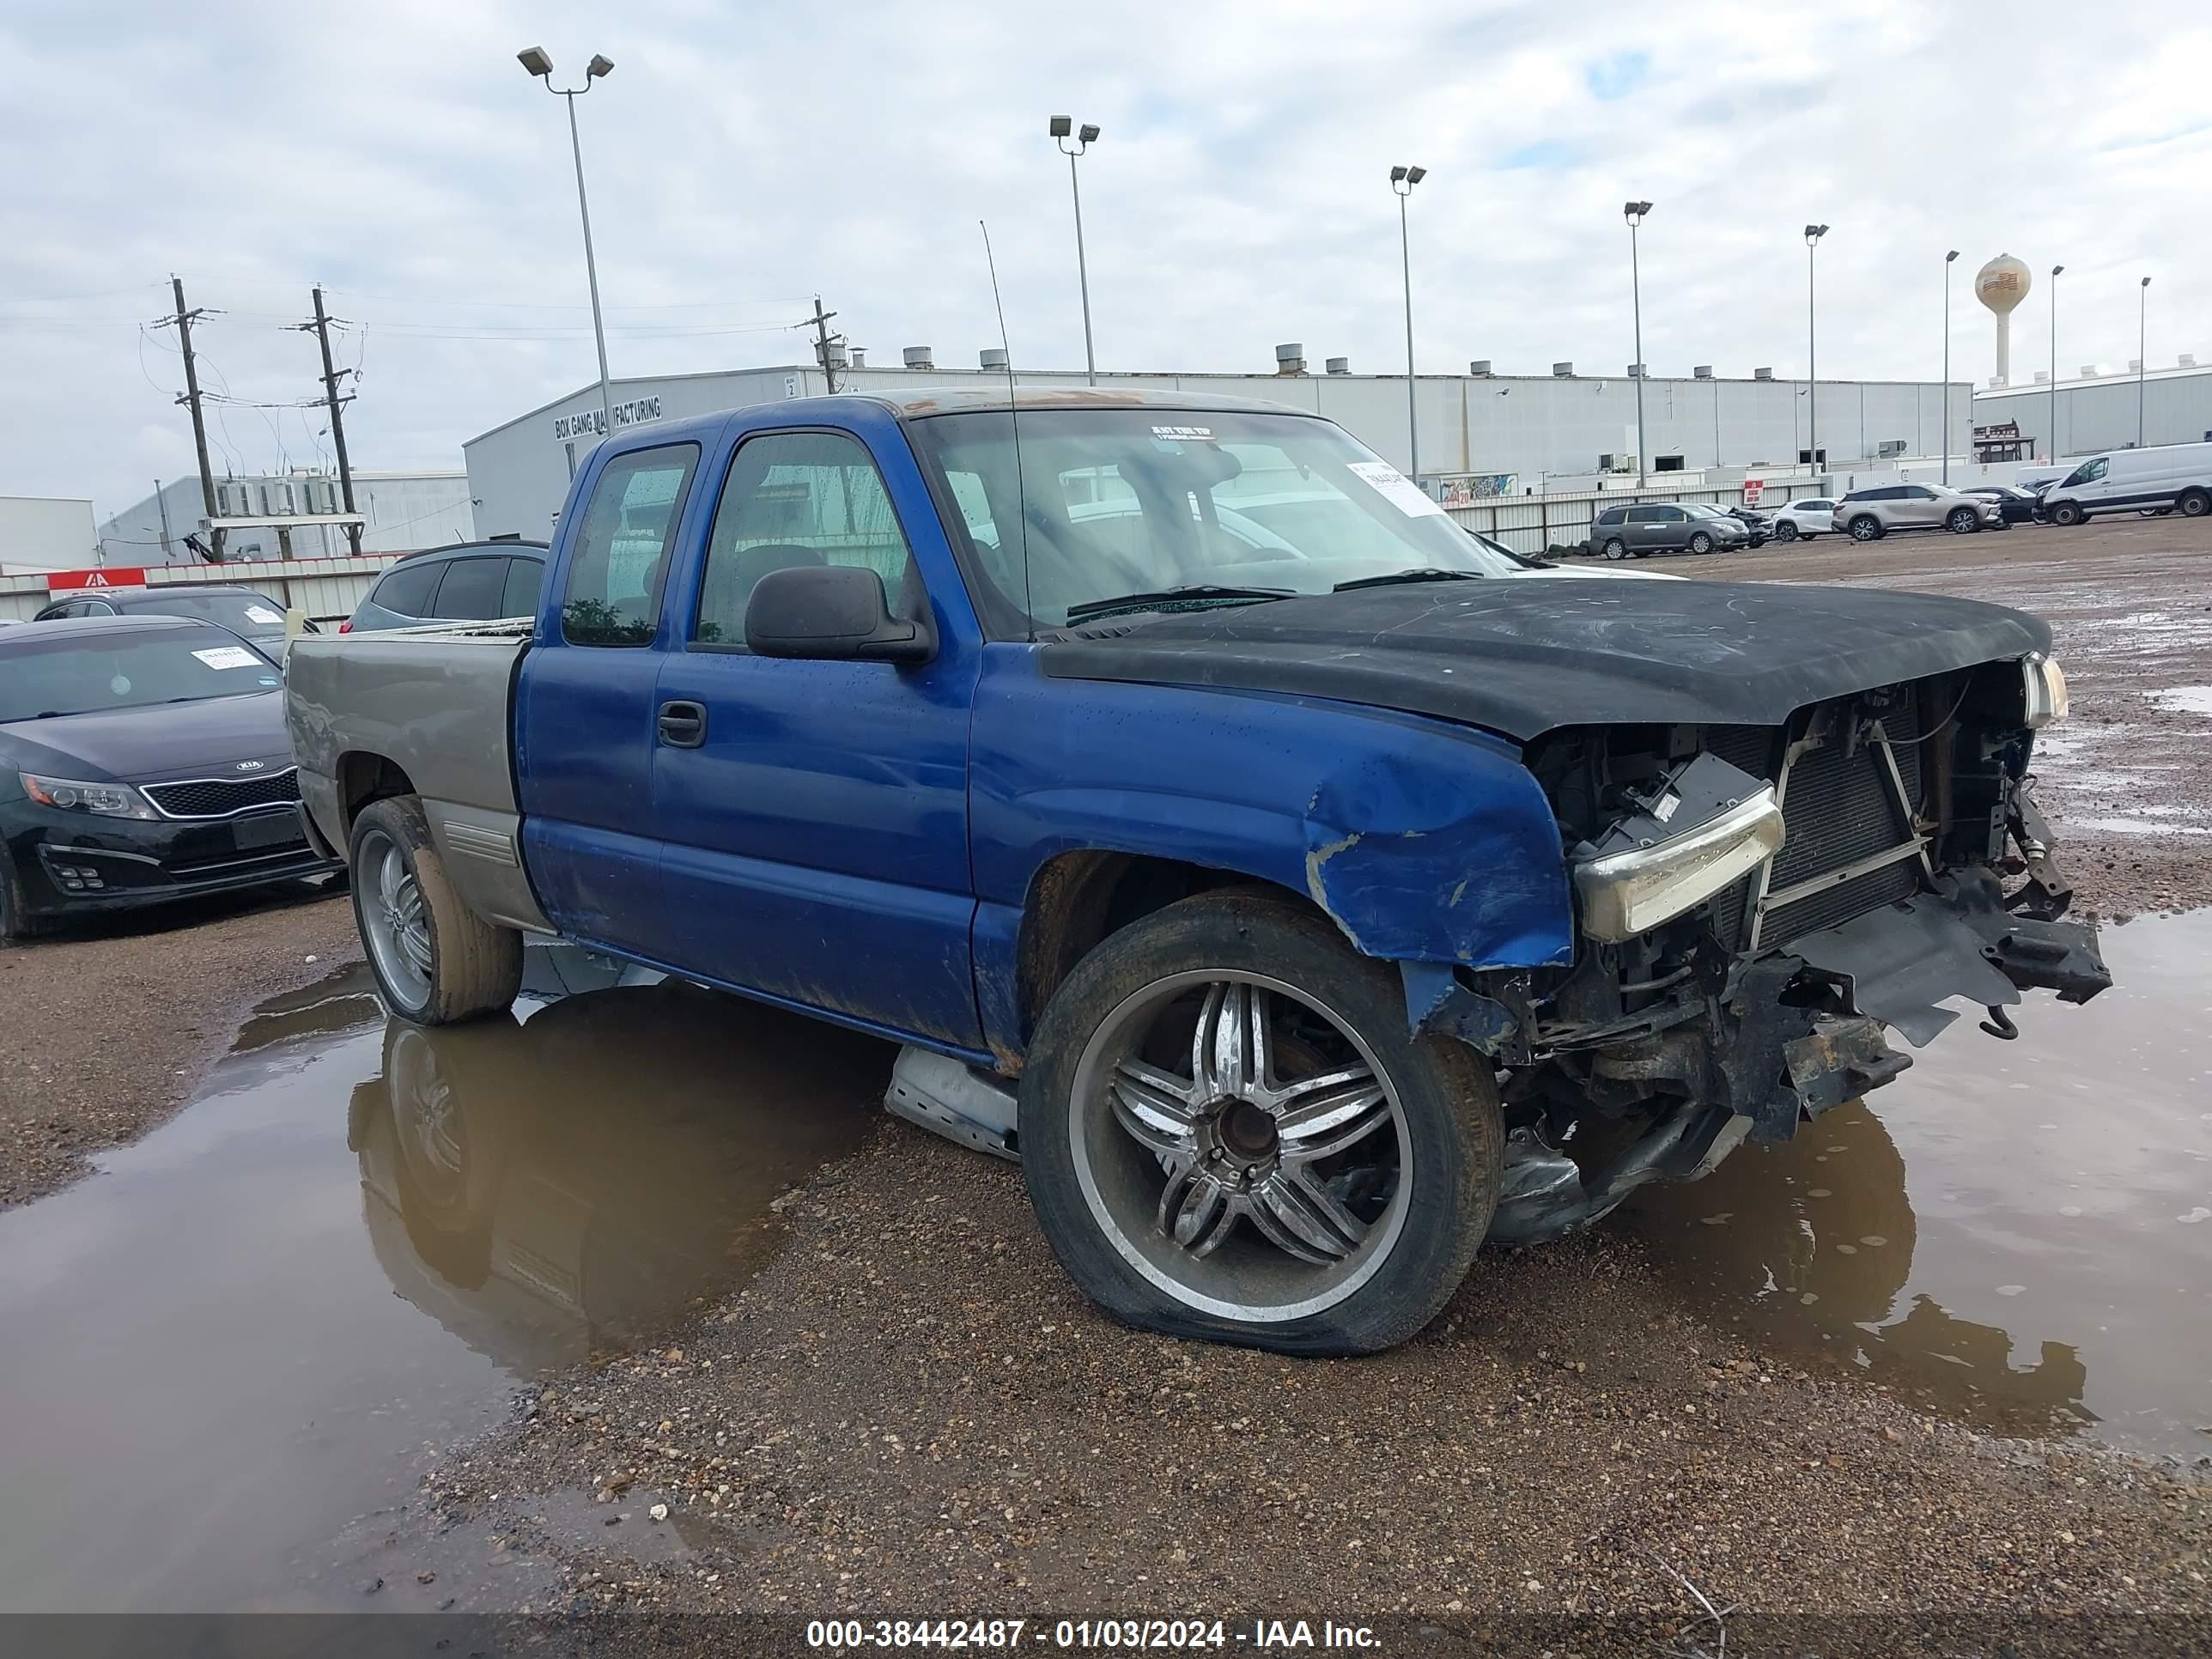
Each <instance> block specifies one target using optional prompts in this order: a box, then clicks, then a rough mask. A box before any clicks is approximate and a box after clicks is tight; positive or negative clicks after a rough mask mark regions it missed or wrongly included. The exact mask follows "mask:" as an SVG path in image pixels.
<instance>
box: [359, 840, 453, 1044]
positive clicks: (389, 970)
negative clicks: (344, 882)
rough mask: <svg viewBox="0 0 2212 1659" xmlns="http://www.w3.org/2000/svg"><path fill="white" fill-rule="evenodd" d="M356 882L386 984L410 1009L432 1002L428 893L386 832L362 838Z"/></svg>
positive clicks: (364, 921) (363, 921) (364, 928)
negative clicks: (424, 896)
mask: <svg viewBox="0 0 2212 1659" xmlns="http://www.w3.org/2000/svg"><path fill="white" fill-rule="evenodd" d="M354 879H355V881H356V884H358V886H359V893H358V895H357V902H358V904H359V907H360V911H361V929H362V933H363V934H364V935H365V936H366V938H367V940H368V950H369V954H370V955H371V956H373V957H375V958H376V969H377V972H378V973H379V974H380V975H382V976H383V979H384V982H385V983H386V985H388V986H389V987H392V990H393V991H394V992H395V993H397V994H398V996H399V997H400V998H401V999H402V1000H404V1001H405V1003H406V1004H407V1006H408V1008H409V1009H410V1010H414V1009H419V1008H421V1007H422V1006H425V1005H427V1004H428V1002H429V1000H430V983H431V975H432V973H433V972H434V971H435V966H436V960H435V957H434V955H433V954H432V951H431V947H430V918H429V913H428V909H427V908H425V906H424V904H423V900H422V885H421V884H420V883H418V882H417V881H416V879H415V872H413V871H412V870H410V868H408V866H407V855H406V854H405V853H404V852H403V851H402V850H401V848H400V846H399V843H398V842H396V841H394V840H393V839H392V837H391V836H388V835H386V833H385V832H384V831H383V830H381V829H371V830H369V831H368V833H367V834H366V835H364V836H362V838H361V843H360V848H359V851H358V853H357V854H356V860H355V873H354Z"/></svg>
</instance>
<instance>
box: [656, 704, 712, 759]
mask: <svg viewBox="0 0 2212 1659" xmlns="http://www.w3.org/2000/svg"><path fill="white" fill-rule="evenodd" d="M659 726H660V740H661V742H663V743H665V744H667V745H668V746H669V747H670V748H671V749H696V748H697V747H698V746H699V745H700V744H702V743H704V742H706V741H707V706H706V704H704V703H699V702H664V703H663V704H661V705H660V720H659Z"/></svg>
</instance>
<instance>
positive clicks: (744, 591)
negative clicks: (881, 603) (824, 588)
mask: <svg viewBox="0 0 2212 1659" xmlns="http://www.w3.org/2000/svg"><path fill="white" fill-rule="evenodd" d="M956 489H957V486H956ZM832 564H842V565H860V566H865V567H866V568H868V569H870V570H872V571H874V572H875V573H876V574H878V575H879V576H881V577H882V578H883V579H884V592H885V593H886V594H888V595H889V596H890V599H891V601H892V603H893V604H894V605H896V606H898V607H899V608H901V609H906V608H908V607H909V606H910V605H913V604H914V603H915V602H917V601H918V600H919V598H920V593H921V578H920V576H919V575H918V574H916V573H915V569H914V556H913V554H912V553H910V552H909V551H908V548H907V542H906V534H905V532H903V531H902V530H901V529H900V528H899V521H898V515H897V513H896V512H894V511H893V510H892V507H891V499H890V493H889V492H888V491H886V490H885V489H884V481H883V477H882V476H881V475H880V474H879V473H878V472H877V471H876V464H875V462H874V460H873V459H871V457H870V456H869V454H868V452H867V450H866V447H863V446H862V445H861V444H860V442H859V441H857V440H856V439H854V438H851V437H848V436H847V435H845V434H843V433H842V432H769V433H763V434H762V435H760V436H758V437H753V438H748V439H747V440H745V441H744V443H743V444H741V445H739V446H738V453H737V457H736V459H733V460H732V462H731V463H730V476H729V478H728V480H727V481H726V483H724V484H723V486H722V500H721V503H720V506H718V507H716V508H715V509H714V530H713V531H712V532H710V533H709V535H708V540H707V568H706V571H705V574H704V575H703V577H702V584H701V588H700V593H699V621H698V625H697V628H696V631H695V632H694V634H693V636H692V637H693V638H695V639H696V640H697V641H699V642H700V643H701V644H702V645H743V644H744V638H745V607H746V606H747V605H749V604H750V603H751V601H752V596H753V589H754V588H756V587H757V586H760V581H761V578H762V577H763V576H766V575H768V574H769V573H770V572H772V571H777V570H789V569H792V568H796V567H799V566H802V565H832Z"/></svg>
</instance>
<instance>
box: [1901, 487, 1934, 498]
mask: <svg viewBox="0 0 2212 1659" xmlns="http://www.w3.org/2000/svg"><path fill="white" fill-rule="evenodd" d="M1905 499H1906V500H1907V501H1934V500H1935V499H1936V492H1935V491H1934V490H1932V489H1929V487H1928V486H1927V485H1926V484H1914V485H1913V486H1912V487H1911V489H1908V490H1906V491H1905Z"/></svg>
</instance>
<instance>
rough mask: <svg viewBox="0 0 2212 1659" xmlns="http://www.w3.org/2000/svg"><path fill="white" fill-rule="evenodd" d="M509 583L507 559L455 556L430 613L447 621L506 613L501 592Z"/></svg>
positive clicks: (448, 567) (477, 618)
mask: <svg viewBox="0 0 2212 1659" xmlns="http://www.w3.org/2000/svg"><path fill="white" fill-rule="evenodd" d="M505 586H507V561H506V560H505V559H455V560H454V561H453V562H451V563H450V564H448V565H447V567H446V579H445V580H443V581H441V582H440V583H439V584H438V597H437V598H436V599H435V600H433V601H432V602H431V605H430V614H431V615H432V616H434V617H440V618H442V619H444V620H446V621H448V622H487V621H489V620H490V619H491V618H492V617H497V616H501V615H504V614H505V613H504V612H502V611H501V610H500V608H499V596H500V591H501V589H502V588H504V587H505Z"/></svg>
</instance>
